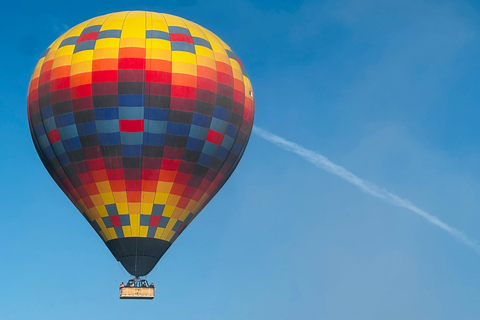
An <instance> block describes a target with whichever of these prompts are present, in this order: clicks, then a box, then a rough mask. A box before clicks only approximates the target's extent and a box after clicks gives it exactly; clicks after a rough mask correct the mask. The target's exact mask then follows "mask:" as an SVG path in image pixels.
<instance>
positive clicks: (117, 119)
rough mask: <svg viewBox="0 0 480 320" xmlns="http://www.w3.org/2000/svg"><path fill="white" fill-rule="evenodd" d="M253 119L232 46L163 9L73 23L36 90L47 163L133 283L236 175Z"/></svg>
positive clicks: (35, 79) (37, 137) (33, 105)
mask: <svg viewBox="0 0 480 320" xmlns="http://www.w3.org/2000/svg"><path fill="white" fill-rule="evenodd" d="M253 117H254V98H253V91H252V87H251V83H250V80H249V78H248V75H247V73H246V71H245V68H244V66H243V64H242V62H241V61H240V59H239V58H238V57H237V56H236V55H235V53H234V52H233V51H232V49H230V47H229V46H228V45H226V44H225V43H224V42H223V41H222V40H221V39H220V38H219V37H217V36H216V35H215V34H213V33H212V32H210V31H208V30H207V29H205V28H203V27H201V26H199V25H197V24H195V23H193V22H190V21H188V20H185V19H182V18H179V17H176V16H172V15H168V14H160V13H154V12H145V11H128V12H118V13H112V14H107V15H103V16H100V17H96V18H93V19H90V20H88V21H85V22H83V23H80V24H79V25H77V26H75V27H73V28H72V29H70V30H69V31H67V32H66V33H65V34H63V35H62V36H60V37H59V38H58V39H57V40H55V41H54V42H53V43H52V44H51V45H50V46H49V47H48V48H47V50H45V52H44V53H43V55H42V56H41V58H40V60H39V62H38V64H37V66H36V68H35V71H34V72H33V75H32V78H31V81H30V85H29V89H28V118H29V125H30V131H31V135H32V139H33V142H34V145H35V148H36V150H37V152H38V154H39V156H40V158H41V160H42V162H43V164H44V166H45V167H46V169H47V170H48V172H49V173H50V175H51V176H52V177H53V179H54V180H55V181H56V183H57V184H58V186H59V187H60V188H61V189H62V191H63V192H64V193H65V194H66V195H67V197H68V198H69V199H70V200H71V201H72V203H73V204H74V205H75V206H76V208H77V209H78V210H79V211H80V213H81V214H82V215H83V216H84V217H85V219H86V220H87V221H88V222H89V223H90V225H91V226H92V227H93V229H94V230H95V231H96V232H97V234H98V235H99V236H100V237H101V239H102V240H103V241H104V242H105V244H106V245H107V247H108V249H109V250H110V251H111V253H112V254H113V256H114V257H115V258H116V259H117V260H118V261H120V263H121V264H122V265H123V266H124V268H125V269H126V270H127V271H128V272H129V273H130V274H132V275H133V276H135V277H136V278H138V277H140V276H145V275H147V274H148V273H149V272H150V271H151V270H152V269H153V268H154V266H155V265H156V264H157V262H158V261H159V259H160V258H161V257H162V256H163V255H164V254H165V252H166V251H167V250H168V249H169V247H170V246H171V244H172V243H173V242H174V241H175V240H176V239H177V237H178V236H179V235H180V234H181V233H182V231H183V230H184V229H185V228H186V227H187V226H188V225H189V224H190V223H191V222H192V220H193V219H194V218H195V217H196V216H197V215H198V213H199V212H200V211H201V210H202V209H203V208H204V207H205V205H206V204H207V203H208V202H209V201H210V200H211V199H212V197H213V196H214V195H215V194H216V193H217V192H218V191H219V189H220V188H221V187H222V186H223V184H224V183H225V182H226V180H227V179H228V178H229V177H230V175H231V174H232V172H233V170H234V169H235V167H236V166H237V164H238V162H239V160H240V158H241V157H242V155H243V153H244V150H245V147H246V145H247V142H248V140H249V137H250V133H251V130H252V126H253Z"/></svg>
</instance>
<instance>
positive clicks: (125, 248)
mask: <svg viewBox="0 0 480 320" xmlns="http://www.w3.org/2000/svg"><path fill="white" fill-rule="evenodd" d="M105 244H106V245H107V247H108V249H109V250H110V252H111V253H112V254H113V256H114V257H115V258H116V259H117V260H118V261H120V263H121V264H122V265H123V267H124V268H125V270H127V272H128V273H130V274H131V275H133V276H135V277H142V276H146V275H147V274H149V273H150V271H152V269H153V268H154V267H155V265H156V264H157V263H158V261H159V260H160V258H161V257H162V256H163V255H164V254H165V252H166V251H167V250H168V248H170V245H171V243H170V242H168V241H165V240H161V239H155V238H140V237H129V238H119V239H113V240H109V241H107V242H106V243H105Z"/></svg>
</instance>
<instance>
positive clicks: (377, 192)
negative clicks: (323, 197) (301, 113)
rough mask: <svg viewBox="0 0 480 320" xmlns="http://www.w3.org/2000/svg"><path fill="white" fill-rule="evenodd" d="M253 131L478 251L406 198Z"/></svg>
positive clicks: (313, 154) (316, 155)
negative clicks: (411, 213)
mask: <svg viewBox="0 0 480 320" xmlns="http://www.w3.org/2000/svg"><path fill="white" fill-rule="evenodd" d="M253 133H255V134H256V135H257V136H259V137H261V138H263V139H265V140H267V141H269V142H271V143H273V144H275V145H277V146H278V147H280V148H282V149H283V150H286V151H290V152H293V153H295V154H297V155H299V156H300V157H302V158H303V159H304V160H306V161H308V162H310V163H311V164H313V165H314V166H316V167H318V168H320V169H323V170H325V171H328V172H330V173H332V174H334V175H336V176H338V177H340V178H342V179H343V180H345V181H347V182H349V183H351V184H353V185H355V186H357V187H358V188H360V189H361V190H362V191H363V192H365V193H368V194H370V195H372V196H374V197H377V198H379V199H381V200H383V201H385V202H388V203H390V204H392V205H394V206H397V207H402V208H405V209H408V210H410V211H412V212H414V213H416V214H417V215H419V216H421V217H422V218H424V219H425V220H427V221H428V222H430V223H431V224H433V225H435V226H437V227H439V228H440V229H442V230H444V231H446V232H448V233H449V234H450V235H452V236H453V237H455V238H456V239H457V240H459V241H460V242H462V243H463V244H466V245H467V246H469V247H471V248H473V249H474V250H475V251H477V253H480V245H479V244H478V242H477V241H475V240H473V239H470V238H469V237H468V236H467V235H466V234H464V233H463V232H462V231H460V230H458V229H456V228H454V227H451V226H449V225H448V224H446V223H445V222H443V221H441V220H440V219H438V218H437V217H435V216H433V215H431V214H429V213H428V212H426V211H424V210H422V209H420V208H418V207H417V206H416V205H414V204H413V203H411V202H410V201H409V200H407V199H403V198H400V197H399V196H397V195H395V194H393V193H390V192H388V191H387V190H385V189H382V188H380V187H378V186H377V185H375V184H373V183H371V182H369V181H366V180H363V179H361V178H359V177H357V176H356V175H354V174H353V173H352V172H350V171H348V170H347V169H345V168H343V167H341V166H339V165H337V164H335V163H333V162H331V161H330V160H328V159H327V158H326V157H324V156H322V155H321V154H319V153H316V152H315V151H312V150H309V149H306V148H304V147H302V146H300V145H298V144H296V143H294V142H291V141H288V140H285V139H283V138H282V137H279V136H277V135H275V134H273V133H271V132H269V131H267V130H265V129H261V128H259V127H257V126H254V127H253Z"/></svg>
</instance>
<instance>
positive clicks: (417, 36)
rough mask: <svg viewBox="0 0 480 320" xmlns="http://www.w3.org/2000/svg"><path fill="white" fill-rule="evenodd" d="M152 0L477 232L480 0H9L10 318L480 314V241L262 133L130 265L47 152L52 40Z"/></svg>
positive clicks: (4, 313) (4, 56)
mask: <svg viewBox="0 0 480 320" xmlns="http://www.w3.org/2000/svg"><path fill="white" fill-rule="evenodd" d="M135 9H139V10H150V11H156V12H163V13H170V14H174V15H178V16H181V17H184V18H186V19H189V20H192V21H194V22H196V23H199V24H200V25H202V26H204V27H206V28H207V29H209V30H211V31H213V32H214V33H216V34H217V35H218V36H220V37H221V38H222V39H223V40H224V41H225V42H227V43H228V44H229V45H230V46H231V47H232V49H233V50H234V51H235V52H236V54H237V55H238V56H239V57H240V59H242V62H243V63H244V65H245V67H246V68H247V71H248V73H249V75H250V78H251V80H252V84H253V87H254V90H255V97H256V117H255V124H256V125H258V126H260V127H262V128H265V129H268V130H269V131H271V132H273V133H275V134H278V135H280V136H282V137H285V138H286V139H288V140H291V141H295V142H296V143H299V144H301V145H303V146H305V147H307V148H309V149H312V150H314V151H316V152H319V153H321V154H323V155H325V156H327V157H328V158H329V159H330V160H332V161H333V162H335V163H337V164H339V165H342V166H343V167H345V168H347V169H349V170H350V171H352V172H354V173H355V174H356V175H358V176H359V177H361V178H364V179H366V180H369V181H372V182H374V183H375V184H377V185H379V186H381V187H384V188H386V189H388V190H389V191H390V192H393V193H395V194H398V195H400V196H402V197H404V198H407V199H409V200H410V201H412V202H413V203H415V204H416V205H417V206H418V207H420V208H422V209H424V210H426V211H428V212H429V213H432V214H434V215H436V216H437V217H439V218H440V219H442V220H443V221H445V222H447V223H448V224H449V225H452V226H454V227H456V228H458V229H460V230H462V231H463V232H465V233H466V234H467V235H469V236H470V237H472V238H474V239H480V232H479V229H480V228H479V226H480V215H479V214H478V212H480V143H479V138H478V137H479V136H480V126H479V125H478V122H479V119H480V108H478V101H480V99H479V98H480V96H479V95H480V90H479V83H480V81H479V80H480V76H479V75H480V59H478V57H479V56H480V41H479V35H480V23H479V21H480V19H479V18H480V14H479V13H480V6H479V5H478V4H477V3H476V2H473V1H413V0H412V1H411V0H393V1H380V0H363V1H349V0H340V1H338V0H337V1H333V0H331V1H288V2H287V1H273V0H269V1H262V2H261V3H260V2H258V3H256V2H253V1H246V0H238V1H194V0H186V1H170V2H161V1H136V2H134V1H115V2H113V1H112V2H110V3H109V2H107V1H105V2H101V1H91V0H85V1H81V2H68V1H67V2H65V1H58V2H54V1H52V2H50V3H46V2H25V3H22V5H20V4H17V3H15V2H9V3H8V4H6V5H4V6H3V10H2V12H3V14H2V19H1V21H0V27H1V30H3V32H2V38H3V39H2V40H3V41H2V49H3V50H1V51H0V64H1V65H0V68H1V70H2V75H3V76H2V77H0V88H1V89H0V90H1V94H0V109H1V114H2V118H1V122H0V124H1V125H0V136H1V137H2V139H1V142H0V146H1V150H2V151H3V152H2V156H1V157H0V165H1V168H2V169H1V170H0V181H2V183H1V184H0V194H1V199H2V210H1V211H2V213H1V214H0V235H1V238H2V243H3V245H2V246H1V251H0V253H1V254H0V271H1V272H2V274H3V276H4V279H3V284H4V286H5V287H6V288H8V290H0V310H1V311H0V312H1V315H0V318H2V319H49V320H51V319H71V320H74V319H101V318H104V319H114V318H115V319H131V317H132V316H133V315H135V316H136V315H142V316H144V317H145V318H148V319H171V318H173V319H222V320H223V319H229V320H235V319H252V320H255V319H328V320H337V319H339V320H340V319H358V320H363V319H365V320H367V319H368V320H371V319H390V320H394V319H402V320H403V319H462V320H463V319H479V317H480V304H479V303H478V298H479V297H480V274H479V273H478V269H479V267H480V255H479V254H478V253H476V252H475V251H474V250H472V249H471V248H470V247H467V246H465V245H463V244H462V243H460V242H458V241H456V240H455V239H454V238H452V237H451V236H450V235H449V234H447V233H445V232H444V231H442V230H440V229H438V228H436V227H434V226H432V225H431V224H429V223H427V222H426V221H425V220H423V219H422V218H420V217H418V216H417V215H415V214H413V213H411V212H410V211H408V210H406V209H402V208H398V207H394V206H391V205H389V204H387V203H383V202H381V201H380V200H378V199H376V198H373V197H371V196H369V195H367V194H365V193H363V192H361V191H360V190H358V188H356V187H354V186H352V185H350V184H348V183H347V182H345V181H343V180H342V179H339V178H338V177H336V176H333V175H331V174H329V173H327V172H324V171H322V170H320V169H318V168H316V167H314V166H312V165H311V164H309V163H307V162H305V161H304V160H303V159H301V158H300V157H298V156H296V155H295V154H292V153H288V152H286V151H284V150H282V149H279V148H278V147H276V146H275V145H273V144H270V143H269V142H267V141H265V140H263V139H261V138H259V137H258V136H252V138H251V140H250V143H249V146H248V148H247V151H246V152H245V155H244V157H243V159H242V161H241V163H240V165H239V166H238V168H237V170H236V172H235V173H234V174H233V176H232V178H231V179H230V180H229V181H228V183H227V184H226V185H225V187H224V188H223V189H222V191H221V192H220V193H219V194H218V195H217V196H216V198H215V199H214V200H213V201H212V202H211V203H210V204H209V205H208V206H207V207H206V208H205V210H204V211H203V212H202V213H201V214H200V215H199V217H198V218H197V219H196V220H195V221H194V222H193V223H192V225H191V226H190V227H189V228H188V229H187V231H186V232H185V233H183V234H182V236H181V237H180V238H179V239H178V240H177V241H176V242H175V244H174V245H173V246H172V247H171V249H170V250H169V251H168V253H167V254H166V255H165V256H164V258H162V260H161V261H160V263H159V264H158V265H157V267H156V268H155V270H154V271H153V272H152V273H151V274H150V275H149V276H148V279H149V280H150V281H153V282H154V283H155V284H156V286H157V297H156V298H155V300H153V301H149V302H146V301H123V300H122V301H120V300H119V299H118V296H117V295H118V291H117V286H118V284H119V283H120V282H121V281H125V280H126V279H127V278H128V275H127V273H126V272H125V271H123V269H122V267H121V265H120V264H119V263H118V262H116V261H115V259H114V258H113V257H112V256H111V254H110V252H109V251H108V249H107V248H106V246H105V245H104V244H103V243H102V242H101V240H100V239H99V238H98V237H97V236H96V235H95V234H94V232H93V230H91V228H90V226H89V225H88V224H87V223H85V221H84V219H83V218H82V217H81V215H80V214H79V213H78V212H76V209H75V208H74V207H73V205H71V204H70V203H69V201H68V199H67V198H66V197H65V196H64V195H63V194H62V193H61V191H60V190H59V189H58V187H57V186H56V185H55V184H54V182H53V181H52V180H51V179H50V177H49V176H48V174H47V172H46V170H45V169H44V168H43V166H42V164H41V162H40V160H39V159H38V157H37V155H36V153H35V150H34V148H33V144H32V143H31V141H30V135H29V131H28V125H27V116H26V92H27V86H28V81H29V78H30V75H31V73H32V71H33V69H34V67H35V64H36V62H37V60H38V58H39V57H40V55H41V53H42V52H43V50H44V49H45V48H46V47H47V46H48V45H49V44H50V43H51V42H52V41H53V40H55V39H56V38H57V37H58V36H60V35H61V34H62V33H63V32H64V31H66V30H67V29H68V28H70V27H72V26H74V25H76V24H77V23H80V22H82V21H84V20H87V19H89V18H92V17H94V16H97V15H101V14H105V13H109V12H115V11H122V10H135Z"/></svg>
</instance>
